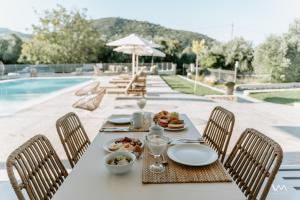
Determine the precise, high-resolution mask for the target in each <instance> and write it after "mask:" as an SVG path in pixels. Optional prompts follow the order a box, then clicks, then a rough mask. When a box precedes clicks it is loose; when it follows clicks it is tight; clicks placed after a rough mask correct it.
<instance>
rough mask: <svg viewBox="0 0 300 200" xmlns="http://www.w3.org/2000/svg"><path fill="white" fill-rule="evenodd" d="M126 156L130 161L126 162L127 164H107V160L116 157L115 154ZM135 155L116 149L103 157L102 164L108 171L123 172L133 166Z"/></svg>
mask: <svg viewBox="0 0 300 200" xmlns="http://www.w3.org/2000/svg"><path fill="white" fill-rule="evenodd" d="M121 155H122V156H126V157H128V158H131V159H132V161H131V162H130V163H128V164H127V165H110V164H108V161H110V160H112V159H114V158H116V157H117V156H121ZM135 160H136V157H135V155H134V154H133V153H130V152H125V151H118V152H113V153H110V154H108V155H107V156H105V157H104V165H105V166H106V168H107V169H108V171H109V172H111V173H113V174H124V173H126V172H129V171H130V170H131V168H132V166H133V163H134V162H135Z"/></svg>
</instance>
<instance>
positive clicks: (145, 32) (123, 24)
mask: <svg viewBox="0 0 300 200" xmlns="http://www.w3.org/2000/svg"><path fill="white" fill-rule="evenodd" d="M93 24H94V26H95V27H96V29H97V30H98V31H99V32H100V33H101V35H102V36H103V38H102V39H104V40H105V41H112V40H115V39H119V38H121V37H124V36H126V35H129V34H131V33H137V34H138V35H140V36H142V37H145V38H147V39H149V40H154V41H155V40H160V39H177V40H179V41H181V42H182V44H183V45H184V46H188V45H190V44H191V43H192V40H195V39H197V40H201V39H205V40H206V41H207V42H208V43H210V42H211V41H213V40H214V39H212V38H210V37H208V36H206V35H203V34H200V33H195V32H191V31H184V30H175V29H170V28H166V27H163V26H161V25H158V24H153V23H150V22H146V21H137V20H129V19H123V18H118V17H110V18H101V19H95V20H93Z"/></svg>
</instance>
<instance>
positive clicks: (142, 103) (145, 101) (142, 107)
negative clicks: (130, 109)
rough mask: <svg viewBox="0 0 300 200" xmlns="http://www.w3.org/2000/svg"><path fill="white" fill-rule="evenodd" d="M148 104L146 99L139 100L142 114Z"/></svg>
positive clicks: (138, 103)
mask: <svg viewBox="0 0 300 200" xmlns="http://www.w3.org/2000/svg"><path fill="white" fill-rule="evenodd" d="M146 103H147V100H146V99H145V98H141V99H139V100H137V105H138V107H139V108H140V109H141V111H142V112H143V109H144V108H145V106H146Z"/></svg>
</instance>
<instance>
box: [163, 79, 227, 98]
mask: <svg viewBox="0 0 300 200" xmlns="http://www.w3.org/2000/svg"><path fill="white" fill-rule="evenodd" d="M161 77H162V79H163V80H164V81H165V82H166V83H167V84H168V85H169V86H170V87H171V88H172V89H173V90H176V91H178V92H182V93H185V94H194V84H193V83H190V82H188V81H186V80H184V79H182V78H180V77H178V76H161ZM220 94H222V93H220V92H218V91H215V90H211V89H209V88H206V87H202V86H199V85H197V90H196V95H198V96H204V95H220Z"/></svg>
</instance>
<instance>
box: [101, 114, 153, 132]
mask: <svg viewBox="0 0 300 200" xmlns="http://www.w3.org/2000/svg"><path fill="white" fill-rule="evenodd" d="M128 116H129V115H111V117H128ZM112 127H119V128H121V127H122V128H129V132H148V131H149V122H148V121H147V120H144V123H143V127H142V128H134V127H133V126H132V125H131V124H112V123H110V122H108V121H106V122H104V124H102V126H101V128H100V130H99V131H100V132H104V131H105V130H104V129H105V128H112ZM112 132H114V131H112ZM116 132H117V131H116Z"/></svg>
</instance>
